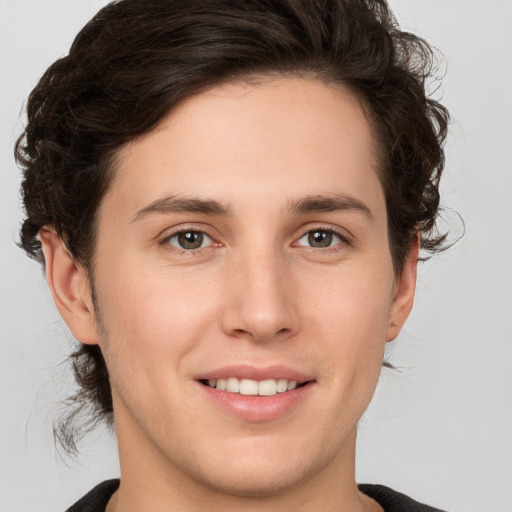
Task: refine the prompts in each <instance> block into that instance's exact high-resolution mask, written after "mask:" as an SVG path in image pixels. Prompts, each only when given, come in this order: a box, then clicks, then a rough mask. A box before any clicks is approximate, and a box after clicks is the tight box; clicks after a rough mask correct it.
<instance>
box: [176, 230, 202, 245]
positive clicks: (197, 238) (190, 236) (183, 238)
mask: <svg viewBox="0 0 512 512" xmlns="http://www.w3.org/2000/svg"><path fill="white" fill-rule="evenodd" d="M178 242H179V244H180V245H181V247H183V249H199V247H201V245H202V244H203V234H202V233H200V232H197V231H184V232H183V233H180V234H179V235H178Z"/></svg>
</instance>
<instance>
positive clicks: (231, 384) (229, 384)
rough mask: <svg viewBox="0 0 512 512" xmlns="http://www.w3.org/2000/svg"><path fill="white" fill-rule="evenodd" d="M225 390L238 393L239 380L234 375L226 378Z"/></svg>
mask: <svg viewBox="0 0 512 512" xmlns="http://www.w3.org/2000/svg"><path fill="white" fill-rule="evenodd" d="M226 391H229V392H230V393H240V381H239V380H238V379H235V378H234V377H230V378H229V379H227V380H226Z"/></svg>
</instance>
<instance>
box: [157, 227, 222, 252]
mask: <svg viewBox="0 0 512 512" xmlns="http://www.w3.org/2000/svg"><path fill="white" fill-rule="evenodd" d="M211 242H212V240H211V238H210V237H209V236H208V235H206V234H205V233H203V232H202V231H180V232H179V233H176V234H175V235H173V236H171V237H169V238H168V239H167V243H169V244H170V245H174V246H175V247H178V248H180V249H185V250H189V251H191V250H194V249H201V248H202V247H205V246H207V245H210V244H211Z"/></svg>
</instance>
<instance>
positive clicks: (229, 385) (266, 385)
mask: <svg viewBox="0 0 512 512" xmlns="http://www.w3.org/2000/svg"><path fill="white" fill-rule="evenodd" d="M207 384H208V386H210V387H212V388H216V389H218V390H220V391H228V392H230V393H240V394H241V395H247V396H257V395H260V396H272V395H275V394H277V393H284V392H286V391H291V390H292V389H295V388H296V387H297V386H298V382H297V381H296V380H287V379H267V380H261V381H257V380H251V379H237V378H235V377H229V378H228V379H217V380H213V379H212V380H208V381H207Z"/></svg>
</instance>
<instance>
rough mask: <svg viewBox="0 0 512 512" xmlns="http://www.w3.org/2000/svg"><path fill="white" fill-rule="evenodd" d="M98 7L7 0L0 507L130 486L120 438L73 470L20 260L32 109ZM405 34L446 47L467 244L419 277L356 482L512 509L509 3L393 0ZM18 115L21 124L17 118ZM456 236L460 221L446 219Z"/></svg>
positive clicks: (59, 326)
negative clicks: (21, 156)
mask: <svg viewBox="0 0 512 512" xmlns="http://www.w3.org/2000/svg"><path fill="white" fill-rule="evenodd" d="M105 3H106V2H105V1H100V0H60V1H58V0H53V1H49V0H44V1H41V0H34V1H28V0H21V1H20V0H0V194H1V200H0V218H1V219H2V222H1V223H0V237H1V245H0V283H1V286H0V306H1V307H0V393H1V395H0V486H1V487H0V496H1V499H0V502H1V505H0V507H1V509H2V510H5V511H7V510H9V511H11V510H12V511H20V512H31V511H35V510H37V511H40V512H46V511H47V512H55V511H58V510H64V509H65V508H66V507H67V506H69V505H70V504H71V503H72V502H73V501H74V500H75V499H76V498H78V497H79V496H80V495H81V494H83V493H84V492H85V491H87V490H88V489H89V488H90V487H92V486H93V485H94V484H96V483H97V482H99V481H100V480H102V479H104V478H109V477H113V476H117V475H118V467H117V460H116V457H117V456H116V448H115V440H114V438H113V437H112V436H111V435H110V434H109V433H108V432H107V431H106V430H104V429H98V430H97V432H95V433H94V434H92V435H91V436H90V437H88V438H87V439H86V440H85V442H84V444H83V445H82V455H81V456H80V457H79V458H78V459H77V460H76V461H73V460H70V459H67V458H65V457H64V458H62V457H60V456H59V455H58V454H57V455H56V453H55V447H54V445H53V441H52V434H51V425H52V419H53V417H54V416H55V415H56V414H58V411H59V401H60V400H61V399H62V398H63V397H64V396H66V394H67V392H68V390H69V389H70V387H71V383H70V379H69V372H68V369H67V366H66V365H64V364H60V363H61V362H62V360H63V359H64V358H65V355H66V354H67V353H68V351H69V347H70V339H69V334H68V333H67V331H66V327H65V326H64V325H63V323H62V322H61V321H60V320H59V317H58V315H57V313H56V311H55V309H54V306H53V304H52V302H51V298H50V295H49V292H48V290H47V288H46V284H45V282H44V279H43V276H42V274H41V271H40V269H39V267H38V265H37V264H36V263H34V262H32V261H29V260H28V259H27V258H25V257H24V256H23V254H22V252H21V251H20V250H19V249H17V248H16V246H15V240H16V236H17V229H18V225H19V222H20V220H21V218H22V214H21V208H20V201H19V193H18V187H19V173H18V170H17V169H16V167H15V165H14V162H13V159H12V146H13V144H14V141H15V139H16V137H17V135H19V133H20V132H21V129H22V123H23V117H22V115H21V114H22V113H21V105H22V103H23V102H24V101H25V100H26V98H27V96H28V93H29V92H30V90H31V89H32V87H33V86H34V85H35V83H36V80H37V78H38V77H39V76H40V75H41V74H42V72H43V71H44V70H45V69H46V67H47V66H48V65H49V64H50V63H51V62H52V61H53V60H55V59H56V58H57V57H59V56H61V55H63V54H64V53H65V52H66V51H67V48H68V47H69V44H70V43H71V41H72V38H73V36H74V35H75V34H76V32H77V31H78V29H79V28H80V27H81V26H82V25H83V24H84V23H85V22H86V21H87V20H88V19H89V18H90V17H91V16H92V15H93V14H94V13H95V12H96V10H97V9H98V8H99V7H101V6H102V5H104V4H105ZM391 6H392V7H393V8H394V10H395V12H396V14H397V16H398V19H399V20H400V22H401V25H402V27H403V28H406V29H408V30H411V31H413V32H416V33H419V34H420V35H422V36H424V37H425V38H426V39H427V40H428V41H429V42H431V43H432V44H434V45H435V46H437V47H438V48H440V49H441V50H442V51H443V53H444V55H445V57H446V61H447V68H448V74H447V76H446V78H445V80H444V82H443V86H442V88H441V90H440V91H438V96H440V95H442V97H443V101H444V103H445V104H446V105H447V106H448V107H449V108H450V109H451V111H452V115H453V117H454V119H455V122H454V123H453V125H452V128H451V134H450V139H449V144H448V146H447V171H446V176H445V181H444V184H443V187H442V188H443V193H444V204H445V205H446V206H448V207H450V208H453V209H455V210H456V211H458V212H459V213H460V214H461V215H462V216H463V218H464V220H465V223H466V227H467V232H466V235H465V237H464V239H463V240H462V241H461V242H459V243H458V244H457V245H456V246H455V247H453V248H452V249H451V250H450V251H448V252H447V253H445V254H443V255H441V256H439V257H436V258H435V259H434V260H431V261H429V262H428V263H426V264H422V265H421V268H420V275H419V283H418V292H417V300H416V306H415V310H414V312H413V314H412V316H411V318H410V320H409V322H408V323H407V325H406V328H405V331H404V332H403V333H402V334H401V336H400V337H399V339H398V340H397V341H395V342H393V343H392V344H390V346H389V347H388V348H389V353H390V354H391V360H392V361H393V362H394V364H395V365H397V366H400V367H401V368H402V369H401V370H400V371H395V372H389V371H386V372H384V373H383V376H382V379H381V382H380V385H379V388H378V390H377V393H376V396H375V398H374V400H373V402H372V405H371V406H370V409H369V411H368V412H367V414H366V415H365V417H364V418H363V420H362V422H361V427H360V435H359V447H358V449H359V452H358V463H357V474H358V481H365V482H379V483H383V484H387V485H389V486H392V487H395V488H397V489H399V490H401V491H402V492H405V493H409V494H411V495H413V496H414V497H415V498H416V499H418V500H424V501H425V502H428V503H430V504H432V505H437V506H440V507H443V508H446V509H449V510H451V511H453V512H477V511H478V512H510V511H512V492H511V490H512V327H511V316H512V233H511V226H512V206H511V198H512V197H511V194H512V172H511V171H512V169H511V164H510V162H511V156H512V155H511V153H512V150H511V148H512V140H511V139H512V101H511V85H510V84H511V83H512V64H511V50H512V44H511V43H512V37H511V33H512V32H511V30H510V27H511V26H512V2H511V1H510V0H489V1H486V2H483V1H481V0H428V1H426V0H392V1H391ZM20 115H21V117H20ZM448 221H449V223H450V224H451V225H452V227H453V230H454V236H455V235H456V234H457V232H459V231H460V227H459V225H458V224H457V218H456V217H455V216H454V215H451V216H448Z"/></svg>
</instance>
